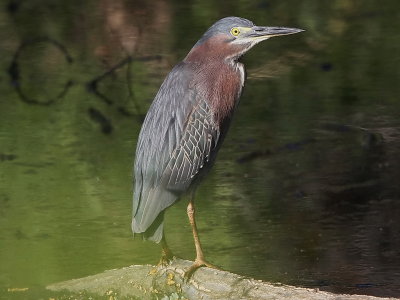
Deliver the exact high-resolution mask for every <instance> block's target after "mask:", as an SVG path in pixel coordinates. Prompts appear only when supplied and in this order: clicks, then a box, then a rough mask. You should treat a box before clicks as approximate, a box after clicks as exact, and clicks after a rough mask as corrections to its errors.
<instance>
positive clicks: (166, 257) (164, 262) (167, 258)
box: [157, 251, 175, 267]
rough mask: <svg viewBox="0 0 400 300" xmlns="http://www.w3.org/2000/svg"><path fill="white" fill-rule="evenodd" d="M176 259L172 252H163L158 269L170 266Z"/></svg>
mask: <svg viewBox="0 0 400 300" xmlns="http://www.w3.org/2000/svg"><path fill="white" fill-rule="evenodd" d="M174 259H175V256H174V255H173V254H172V252H170V251H169V252H168V253H164V252H163V253H162V255H161V258H160V261H159V262H158V264H157V266H158V267H165V266H168V265H169V264H170V262H171V261H172V260H174Z"/></svg>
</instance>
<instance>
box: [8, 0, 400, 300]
mask: <svg viewBox="0 0 400 300" xmlns="http://www.w3.org/2000/svg"><path fill="white" fill-rule="evenodd" d="M227 15H238V16H242V17H247V18H249V19H252V20H253V21H254V22H255V23H257V24H259V25H278V26H291V27H299V28H303V29H306V32H305V33H302V34H298V35H295V36H290V37H282V38H275V39H271V40H269V41H266V42H264V43H262V44H260V45H258V46H257V47H256V48H255V49H253V50H252V51H250V52H249V53H248V54H247V55H246V57H245V58H244V62H245V64H246V65H247V68H248V77H249V78H248V81H247V85H246V88H245V91H244V94H243V96H242V102H241V105H240V107H239V109H238V111H237V114H236V116H235V119H234V122H233V124H232V127H231V130H230V133H229V135H228V136H227V138H226V140H225V143H224V146H223V148H222V149H221V152H220V154H219V158H218V160H217V163H216V165H215V167H214V169H213V171H212V173H211V174H210V176H209V178H208V179H207V180H206V181H205V182H204V184H203V185H202V186H201V188H200V189H199V191H198V195H197V200H196V201H197V207H198V222H199V228H200V234H201V238H202V241H203V244H204V248H205V252H206V255H207V257H208V259H209V260H210V261H211V262H213V263H215V264H217V265H220V266H222V267H223V268H224V269H226V270H229V271H232V272H235V273H239V274H243V275H247V276H251V277H255V278H258V279H263V280H267V281H272V282H282V283H287V284H294V285H298V286H305V287H317V288H320V289H322V290H327V291H333V292H346V293H359V294H369V295H378V296H397V297H400V260H399V255H400V253H399V252H400V250H399V249H400V220H399V219H400V218H399V215H400V185H399V178H400V158H399V157H400V156H399V150H400V121H399V113H400V102H399V96H398V95H399V92H400V84H399V82H400V55H399V53H400V31H399V28H400V2H399V1H397V0H386V1H383V2H378V1H372V0H371V1H368V0H366V1H352V0H346V1H345V0H342V1H340V0H337V1H311V0H308V1H307V0H303V1H237V2H235V1H233V2H232V1H228V2H224V1H218V2H213V1H201V2H199V1H185V2H184V3H181V1H171V2H167V1H160V0H156V1H153V2H151V4H149V2H147V1H122V0H116V1H115V0H113V1H111V0H103V1H65V2H59V3H55V2H53V1H43V0H33V1H19V0H9V1H3V3H2V5H1V8H0V41H1V42H0V43H1V47H0V66H1V71H0V95H1V96H0V270H1V272H0V298H5V299H7V298H9V297H19V296H21V295H22V296H21V297H29V296H31V297H35V296H37V297H39V296H38V295H40V296H43V295H44V294H41V292H40V290H41V289H42V287H44V286H45V285H47V284H49V283H53V282H57V281H61V280H66V279H70V278H77V277H82V276H86V275H90V274H95V273H98V272H101V271H103V270H106V269H111V268H119V267H123V266H127V265H131V264H143V263H156V262H157V261H158V259H159V251H160V249H159V247H158V245H155V244H153V243H150V242H145V243H144V242H142V241H141V240H133V239H132V236H131V232H130V215H131V195H132V177H131V166H132V162H133V154H134V149H135V145H136V138H137V135H138V132H139V129H140V125H141V120H142V119H143V115H144V113H145V112H146V110H147V108H148V106H149V104H150V102H151V100H152V98H153V97H154V95H155V93H156V92H157V90H158V87H159V85H160V83H161V82H162V80H163V78H164V76H165V74H167V73H168V71H169V70H170V69H171V67H172V66H173V65H174V64H175V63H176V62H178V61H179V60H181V59H182V58H183V57H184V56H185V54H186V53H187V52H188V50H189V49H190V48H191V47H192V45H193V44H194V43H195V42H196V40H197V39H198V38H199V37H200V36H201V34H202V33H203V32H204V31H205V30H206V29H207V28H208V26H209V25H211V24H212V23H213V22H214V21H215V20H217V19H219V18H221V17H224V16H227ZM185 205H186V202H185V201H182V202H180V203H178V204H177V205H175V206H174V207H173V208H171V209H170V210H169V211H168V213H167V220H166V223H167V224H166V233H167V238H168V240H169V243H170V245H171V248H172V250H173V251H174V252H175V253H176V254H177V255H178V256H180V257H183V258H187V259H193V258H194V246H193V242H192V237H191V233H190V228H189V225H188V222H187V219H186V214H185V211H186V210H185ZM25 288H28V290H27V291H21V290H19V289H25ZM38 290H39V292H37V291H38Z"/></svg>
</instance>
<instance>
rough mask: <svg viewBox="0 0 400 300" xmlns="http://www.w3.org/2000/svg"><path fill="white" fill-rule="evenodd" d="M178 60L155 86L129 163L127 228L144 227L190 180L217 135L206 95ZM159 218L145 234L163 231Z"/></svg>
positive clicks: (171, 202) (160, 235) (154, 218)
mask: <svg viewBox="0 0 400 300" xmlns="http://www.w3.org/2000/svg"><path fill="white" fill-rule="evenodd" d="M187 68H188V66H186V65H185V64H184V63H181V64H179V65H177V66H176V67H175V68H174V69H173V70H172V71H171V73H170V74H169V75H168V76H167V78H166V79H165V81H164V83H163V84H162V86H161V87H160V91H159V92H158V94H157V95H156V98H155V99H154V101H153V103H152V105H151V106H150V108H149V111H148V113H147V115H146V118H145V121H144V123H143V126H142V129H141V132H140V134H139V140H138V145H137V149H136V159H135V167H134V173H135V174H134V175H135V193H134V199H133V220H132V230H133V232H134V233H139V232H146V230H148V229H149V227H151V225H152V223H153V222H154V221H155V220H156V218H157V217H158V216H159V215H160V213H162V212H163V211H164V209H165V208H167V207H168V206H170V205H171V204H173V203H174V202H175V201H176V200H177V199H178V198H179V196H180V195H181V194H182V193H184V192H185V191H186V190H187V189H188V188H189V187H190V185H191V183H192V182H193V180H195V176H196V175H197V174H198V173H199V171H200V170H201V169H202V168H203V167H204V165H205V164H206V163H207V162H208V161H209V158H210V154H211V151H212V150H213V149H214V148H215V147H216V145H217V143H218V139H219V131H218V127H217V126H215V124H214V120H213V115H212V112H211V109H210V107H209V105H208V103H207V101H206V100H205V99H204V98H202V97H201V95H202V94H201V93H199V92H198V91H196V89H195V88H193V87H192V88H191V87H190V76H188V74H190V72H187ZM160 228H162V221H161V222H160V225H159V228H156V229H154V232H156V233H157V234H155V236H153V238H151V237H150V239H153V240H155V241H156V242H158V241H159V240H160V239H161V237H162V230H160Z"/></svg>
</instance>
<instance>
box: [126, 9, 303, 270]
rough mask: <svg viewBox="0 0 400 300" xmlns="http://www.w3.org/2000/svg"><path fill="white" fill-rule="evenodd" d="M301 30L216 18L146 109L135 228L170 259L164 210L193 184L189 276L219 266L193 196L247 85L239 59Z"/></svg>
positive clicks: (136, 171) (140, 142)
mask: <svg viewBox="0 0 400 300" xmlns="http://www.w3.org/2000/svg"><path fill="white" fill-rule="evenodd" d="M301 31H303V30H301V29H296V28H285V27H261V26H255V25H254V24H253V22H251V21H249V20H246V19H243V18H239V17H227V18H223V19H221V20H219V21H217V22H216V23H215V24H214V25H212V26H211V27H210V28H209V29H208V30H207V31H206V33H205V34H204V35H203V36H202V37H201V39H200V40H199V41H198V42H197V43H196V44H195V45H194V47H193V48H192V49H191V50H190V52H189V54H188V55H187V56H186V57H185V59H184V60H183V61H182V62H180V63H178V64H177V65H176V66H175V67H174V68H173V69H172V71H171V72H170V73H169V74H168V76H167V77H166V78H165V80H164V82H163V83H162V85H161V87H160V90H159V91H158V93H157V95H156V97H155V99H154V101H153V103H152V104H151V106H150V108H149V111H148V112H147V115H146V118H145V120H144V123H143V126H142V129H141V131H140V134H139V140H138V144H137V149H136V158H135V166H134V176H135V192H134V199H133V220H132V230H133V233H143V237H144V238H145V239H150V240H152V241H155V242H157V243H159V242H161V245H162V261H166V260H169V259H170V258H171V257H172V256H171V255H172V253H171V251H170V250H169V248H168V246H167V244H166V241H165V237H164V230H163V221H164V212H165V209H166V208H168V207H169V206H171V205H172V204H174V203H175V202H176V201H178V200H179V198H180V197H181V196H182V195H183V194H185V193H188V192H189V193H190V200H189V204H188V206H187V214H188V217H189V222H190V225H191V227H192V231H193V238H194V242H195V247H196V259H195V262H194V264H193V265H192V266H191V267H190V268H189V270H187V272H186V274H187V275H188V276H190V274H192V273H193V272H194V271H195V270H196V269H197V268H199V267H201V266H209V267H213V266H212V265H211V264H209V263H208V262H207V261H206V260H205V259H204V255H203V251H202V248H201V244H200V240H199V235H198V233H197V227H196V222H195V208H194V202H193V201H194V193H195V190H196V187H197V186H198V184H199V182H200V180H201V179H202V178H203V177H204V176H205V175H206V174H207V172H208V171H209V170H210V168H211V166H212V165H213V163H214V161H215V158H216V155H217V152H218V150H219V148H220V147H221V144H222V142H223V140H224V137H225V135H226V133H227V131H228V128H229V124H230V121H231V119H232V115H233V113H234V111H235V109H236V107H237V104H238V102H239V98H240V95H241V93H242V89H243V86H244V81H245V70H244V66H243V64H242V63H240V62H239V59H240V58H241V56H242V55H243V54H245V53H246V52H247V51H248V50H249V49H250V48H252V47H253V46H254V45H256V44H257V43H259V42H261V41H264V40H267V39H269V38H270V37H274V36H280V35H288V34H293V33H298V32H301Z"/></svg>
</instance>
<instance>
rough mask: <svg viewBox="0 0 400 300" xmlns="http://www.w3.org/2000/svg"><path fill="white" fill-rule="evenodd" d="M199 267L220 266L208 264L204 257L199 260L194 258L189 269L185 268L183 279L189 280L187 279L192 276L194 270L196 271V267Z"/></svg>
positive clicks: (216, 267) (213, 267)
mask: <svg viewBox="0 0 400 300" xmlns="http://www.w3.org/2000/svg"><path fill="white" fill-rule="evenodd" d="M201 267H208V268H212V269H217V270H221V268H220V267H218V266H215V265H213V264H210V263H209V262H207V261H205V260H204V259H201V260H200V259H196V260H195V261H194V263H193V264H192V265H191V266H190V267H189V269H187V270H186V272H185V275H184V277H185V280H186V281H189V279H190V278H191V277H192V275H193V274H194V272H196V271H197V269H199V268H201Z"/></svg>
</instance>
